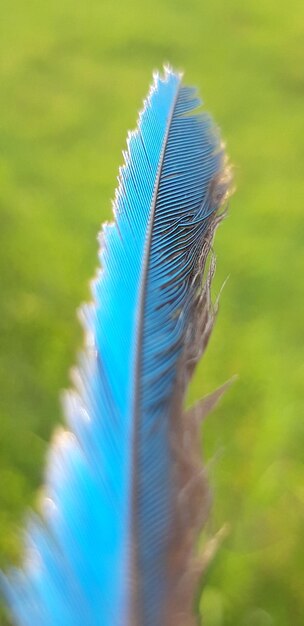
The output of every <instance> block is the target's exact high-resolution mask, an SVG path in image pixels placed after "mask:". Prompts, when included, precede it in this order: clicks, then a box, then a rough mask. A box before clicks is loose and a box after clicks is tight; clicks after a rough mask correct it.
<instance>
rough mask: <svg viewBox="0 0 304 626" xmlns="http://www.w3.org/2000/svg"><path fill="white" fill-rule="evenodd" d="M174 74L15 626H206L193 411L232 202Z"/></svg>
mask: <svg viewBox="0 0 304 626" xmlns="http://www.w3.org/2000/svg"><path fill="white" fill-rule="evenodd" d="M199 105H200V100H199V98H198V96H197V92H196V90H195V89H193V88H189V87H184V86H183V84H182V77H181V75H179V74H176V73H174V72H173V71H172V70H170V69H165V71H164V75H163V76H159V75H155V76H154V82H153V85H152V87H151V89H150V92H149V95H148V97H147V100H146V101H145V103H144V108H143V111H142V113H141V114H140V116H139V120H138V126H137V129H136V131H134V132H132V133H130V134H129V135H128V140H127V150H126V152H125V153H124V159H125V164H124V165H123V167H122V168H121V169H120V173H119V178H118V181H119V184H118V189H117V192H116V196H115V201H114V207H113V208H114V217H115V222H114V223H113V224H106V225H105V226H104V227H103V230H102V234H101V237H100V263H101V268H102V269H101V270H99V273H98V275H97V278H96V279H95V281H94V283H93V286H92V292H93V304H91V305H87V306H85V307H83V309H82V320H83V324H84V327H85V331H86V335H85V336H86V346H85V350H84V352H83V354H82V357H81V360H80V363H79V367H78V369H77V370H75V372H74V376H73V379H74V391H70V392H68V393H67V394H66V396H65V409H64V411H65V416H66V422H67V430H62V431H60V432H59V433H58V435H57V437H56V438H55V441H54V443H53V445H52V446H51V451H50V453H49V459H48V464H47V471H46V478H45V489H44V493H45V495H44V497H43V503H42V515H41V519H40V518H36V517H34V516H33V515H32V516H31V520H30V522H29V524H28V527H27V531H26V558H25V561H24V564H23V568H22V569H16V570H15V571H11V572H10V574H9V576H8V577H4V578H3V581H2V585H3V588H4V591H5V595H6V597H7V600H8V603H9V605H10V607H11V611H12V614H13V618H14V620H15V623H16V624H17V625H18V626H53V625H54V624H56V625H58V626H80V625H81V626H83V625H84V624H85V625H86V626H131V625H132V626H173V624H174V625H175V626H181V625H182V624H183V625H186V624H187V625H188V624H192V623H195V617H194V615H193V611H192V603H193V589H194V587H195V583H196V570H195V567H193V563H194V554H195V550H194V538H195V537H196V536H197V531H198V529H199V527H200V525H201V523H202V522H203V518H204V514H205V513H204V511H202V509H204V506H203V507H202V504H203V505H204V503H205V504H206V501H207V500H208V496H207V491H206V485H205V478H204V475H203V473H202V470H201V461H200V453H199V448H198V432H197V429H198V422H197V421H196V420H195V419H194V418H193V416H191V415H190V413H188V414H185V413H184V411H183V399H184V395H185V391H186V388H187V384H188V381H189V378H190V376H191V375H192V372H193V370H194V367H195V364H196V363H197V361H198V359H199V357H200V355H201V353H202V352H203V350H204V348H205V346H206V344H207V341H208V338H209V335H210V332H211V328H212V324H213V319H214V315H215V311H214V309H213V307H212V305H211V301H210V283H211V279H212V275H213V273H214V262H211V265H210V269H209V273H208V274H207V277H205V280H204V281H203V280H202V276H203V274H204V270H205V266H206V260H207V257H208V254H209V251H210V246H211V241H212V238H213V234H214V231H215V229H216V227H217V225H218V223H219V221H220V219H221V215H220V214H219V209H220V208H221V207H222V205H223V203H224V201H225V199H226V196H227V193H228V190H229V179H230V176H229V169H228V168H227V164H226V158H225V154H224V150H223V147H222V144H221V141H220V138H219V135H218V132H217V131H216V130H215V127H214V124H213V122H212V120H211V119H210V118H209V117H208V116H207V115H206V114H205V113H201V112H199V111H198V110H197V108H198V106H199Z"/></svg>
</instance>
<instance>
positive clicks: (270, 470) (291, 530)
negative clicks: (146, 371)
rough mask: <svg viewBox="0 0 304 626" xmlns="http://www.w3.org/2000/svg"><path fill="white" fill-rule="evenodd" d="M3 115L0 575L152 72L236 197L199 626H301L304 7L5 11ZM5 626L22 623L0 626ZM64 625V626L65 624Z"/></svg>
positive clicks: (221, 239) (221, 1)
mask: <svg viewBox="0 0 304 626" xmlns="http://www.w3.org/2000/svg"><path fill="white" fill-rule="evenodd" d="M1 14H2V17H1V27H0V28H1V38H0V48H1V60H0V77H1V103H0V146H1V151H0V211H1V213H0V224H1V227H0V419H1V423H0V554H1V557H0V565H1V566H2V567H5V566H7V565H8V564H9V563H12V562H15V561H16V560H18V555H19V554H20V531H19V528H20V525H21V524H22V521H23V520H24V516H25V513H26V510H27V508H28V506H29V504H32V503H34V501H35V497H36V493H37V489H38V487H39V485H40V483H41V478H42V472H43V463H44V456H45V451H46V446H47V443H48V441H49V439H50V436H51V432H52V429H53V428H54V426H55V425H56V424H58V422H59V421H60V420H61V419H62V418H61V410H60V405H59V401H58V397H59V394H60V390H61V389H62V388H64V387H66V386H67V385H68V384H69V375H68V372H69V368H70V366H71V365H72V364H73V363H74V362H75V358H76V352H77V350H78V348H79V346H80V345H81V340H82V337H81V331H80V328H79V325H78V323H77V320H76V316H75V310H76V308H77V307H78V306H79V304H80V303H81V302H82V301H83V300H85V299H87V298H88V296H89V290H88V287H87V285H88V280H89V279H90V278H91V277H92V275H93V274H94V270H95V266H96V264H97V256H96V255H97V243H96V234H97V231H98V230H99V227H100V223H101V222H102V221H103V220H104V219H108V218H109V217H110V215H111V202H110V199H111V198H112V197H113V195H114V188H115V184H116V175H117V170H118V165H119V164H120V163H121V161H122V157H121V150H122V148H124V146H125V137H126V131H127V129H129V128H132V127H134V125H135V121H136V111H137V110H138V108H139V106H140V105H141V101H142V98H143V97H144V95H145V93H146V91H147V88H148V84H149V81H150V79H151V72H152V70H153V69H154V68H159V67H161V66H162V64H163V62H166V61H170V63H172V64H173V66H174V67H177V68H183V69H184V70H185V72H186V80H187V81H188V82H190V83H194V84H197V85H198V86H199V87H200V90H201V92H202V94H203V96H204V99H205V102H206V106H207V108H208V109H209V110H210V111H211V112H212V113H213V115H214V117H215V118H216V120H217V122H218V123H219V125H220V126H221V128H222V132H223V135H224V137H225V139H226V141H227V145H228V151H229V154H230V156H231V160H232V162H233V163H234V166H235V179H236V185H237V193H236V195H235V196H234V198H233V199H232V201H231V206H230V211H229V217H228V219H227V220H226V222H225V223H224V224H223V226H222V227H221V229H220V231H219V232H218V235H217V238H216V246H215V247H216V251H217V255H218V272H217V278H216V287H217V288H219V286H220V285H221V283H222V282H223V280H224V279H225V278H226V276H227V275H228V274H229V276H230V278H229V281H228V283H227V285H226V287H225V289H224V292H223V295H222V299H221V310H220V315H219V318H218V321H217V325H216V329H215V332H214V336H213V339H212V341H211V344H210V347H209V349H208V352H207V354H206V356H205V359H204V362H203V363H202V364H201V366H200V367H199V371H198V372H197V375H196V377H195V381H194V383H193V385H192V387H191V392H190V396H191V399H192V400H193V399H194V398H198V397H199V396H201V395H202V394H203V393H205V392H209V391H210V390H212V389H213V388H214V387H215V386H217V385H219V384H221V383H222V382H223V381H225V380H226V379H227V378H229V377H230V376H232V375H233V374H235V373H237V374H238V376H239V379H238V382H237V383H236V384H235V385H234V387H233V388H232V390H230V391H229V393H227V396H226V397H225V399H224V400H223V401H222V403H221V405H220V407H219V408H218V409H217V410H216V411H215V412H214V414H213V415H212V417H210V418H209V419H208V421H207V422H206V424H205V426H204V430H203V446H204V454H205V458H206V459H207V462H208V468H209V475H210V482H211V484H212V487H213V493H214V508H213V515H212V517H211V520H210V524H209V528H208V534H209V536H211V535H212V534H213V533H214V532H216V531H217V530H218V529H219V528H220V527H221V526H222V525H223V524H224V523H226V522H227V523H228V524H229V528H230V534H229V536H228V538H227V539H226V541H225V542H224V544H223V546H222V547H221V549H220V551H219V552H218V554H217V556H216V558H215V559H214V561H213V563H212V565H211V567H210V568H209V571H208V573H207V576H206V581H205V583H206V586H205V592H204V594H203V597H202V600H201V612H202V615H203V618H204V625H205V626H291V625H292V626H300V625H301V624H303V619H304V586H303V562H304V544H303V530H304V524H303V522H304V520H303V517H304V465H303V449H304V422H303V376H304V364H303V348H304V345H303V343H304V339H303V298H304V281H303V274H304V255H303V231H304V228H303V224H304V223H303V197H304V193H303V192H304V185H303V148H304V142H303V134H304V117H303V95H304V71H303V67H304V46H303V35H304V32H303V31H304V5H303V3H302V2H300V0H290V2H283V1H282V0H277V1H275V0H255V1H254V0H248V1H247V2H244V1H243V0H230V1H229V0H228V1H225V0H213V1H209V2H207V1H205V2H204V1H203V0H187V1H186V0H184V1H182V0H162V1H161V0H154V2H153V3H152V2H146V3H145V2H140V1H139V0H135V1H134V2H131V1H130V0H129V1H128V0H127V1H126V2H124V3H119V2H117V0H111V1H110V0H102V1H101V0H88V2H87V3H83V2H79V1H78V0H73V1H72V0H60V1H59V0H52V2H39V1H38V0H32V1H31V2H26V1H25V0H3V2H2V8H1ZM1 624H5V625H6V624H8V622H7V621H6V618H5V617H4V616H3V618H2V622H1ZM58 626H60V625H58Z"/></svg>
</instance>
